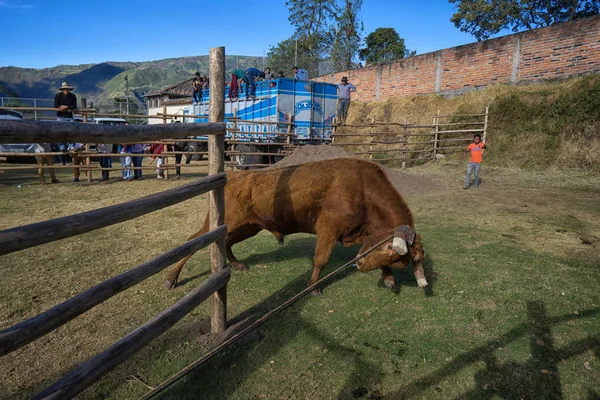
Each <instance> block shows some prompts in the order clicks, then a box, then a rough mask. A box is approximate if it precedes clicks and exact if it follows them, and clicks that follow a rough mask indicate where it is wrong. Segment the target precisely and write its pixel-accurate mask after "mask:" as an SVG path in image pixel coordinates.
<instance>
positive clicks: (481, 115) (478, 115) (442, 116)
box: [439, 114, 485, 118]
mask: <svg viewBox="0 0 600 400" xmlns="http://www.w3.org/2000/svg"><path fill="white" fill-rule="evenodd" d="M484 115H485V114H456V115H439V117H440V118H453V117H483V116H484Z"/></svg>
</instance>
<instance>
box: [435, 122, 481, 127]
mask: <svg viewBox="0 0 600 400" xmlns="http://www.w3.org/2000/svg"><path fill="white" fill-rule="evenodd" d="M484 124H485V121H478V122H449V123H447V124H434V125H433V126H434V127H436V126H453V125H484Z"/></svg>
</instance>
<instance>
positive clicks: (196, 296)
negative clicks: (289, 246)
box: [34, 268, 231, 400]
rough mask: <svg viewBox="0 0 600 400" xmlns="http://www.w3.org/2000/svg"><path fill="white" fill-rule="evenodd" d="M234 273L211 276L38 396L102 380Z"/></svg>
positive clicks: (63, 394) (64, 393) (62, 395)
mask: <svg viewBox="0 0 600 400" xmlns="http://www.w3.org/2000/svg"><path fill="white" fill-rule="evenodd" d="M230 276H231V272H230V269H229V268H225V269H223V270H222V271H220V272H218V273H216V274H213V275H211V276H210V277H209V278H208V279H207V280H206V281H204V282H203V283H202V284H201V285H200V286H198V287H197V288H196V289H194V290H192V291H191V292H189V293H188V294H186V295H185V296H184V297H183V298H182V299H181V300H179V301H178V302H177V303H175V304H174V305H173V306H171V307H169V308H167V309H166V310H164V311H162V312H161V313H160V314H158V315H157V316H156V317H154V318H152V319H151V320H150V321H148V322H146V323H145V324H144V325H142V326H140V327H139V328H137V329H136V330H134V331H133V332H131V333H129V334H128V335H127V336H125V337H124V338H123V339H121V340H119V341H118V342H117V343H115V344H113V345H112V346H110V347H109V348H108V349H106V350H104V351H103V352H102V353H100V354H98V355H96V356H94V357H92V358H91V359H89V360H87V361H86V362H84V363H83V364H80V365H79V366H78V367H77V368H75V369H74V370H73V371H71V372H70V373H69V374H67V375H66V376H64V377H63V378H62V379H60V380H59V381H57V382H56V383H54V384H53V385H51V386H50V387H49V388H48V389H46V390H44V391H43V392H42V393H40V394H38V395H37V396H36V397H35V398H34V399H45V400H48V399H70V398H73V397H75V396H76V395H77V394H78V393H80V392H81V391H83V390H84V389H86V388H87V387H89V386H90V385H91V384H93V383H94V382H96V381H98V380H99V379H100V378H101V377H102V376H104V375H106V374H107V373H108V372H109V371H111V370H112V369H114V368H115V367H116V366H117V365H119V364H121V363H122V362H123V361H125V360H127V359H129V358H130V357H131V356H132V355H134V354H135V353H136V352H137V351H138V350H140V349H141V348H142V347H144V346H145V345H147V344H148V343H150V342H151V341H152V340H154V339H156V338H157V337H158V336H159V335H160V334H162V333H164V332H165V331H166V330H167V329H169V328H170V327H172V326H173V325H175V323H176V322H177V321H179V320H180V319H181V318H183V317H184V316H186V315H187V314H188V313H189V312H190V311H192V310H193V309H194V308H195V307H196V306H198V305H199V304H200V303H202V302H203V301H204V300H206V299H207V298H208V297H209V296H210V295H211V294H213V293H215V291H217V290H219V288H222V287H223V286H224V285H226V284H227V282H228V281H229V278H230Z"/></svg>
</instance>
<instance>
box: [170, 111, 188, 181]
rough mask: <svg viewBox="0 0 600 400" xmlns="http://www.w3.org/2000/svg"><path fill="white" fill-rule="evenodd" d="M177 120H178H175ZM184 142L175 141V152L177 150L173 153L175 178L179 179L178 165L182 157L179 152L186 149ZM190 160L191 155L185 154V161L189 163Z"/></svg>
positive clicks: (179, 169)
mask: <svg viewBox="0 0 600 400" xmlns="http://www.w3.org/2000/svg"><path fill="white" fill-rule="evenodd" d="M177 122H179V121H177ZM186 144H187V143H186V142H175V147H174V149H175V152H177V154H175V164H176V165H177V166H176V167H175V179H180V178H181V167H180V166H179V165H181V160H182V158H183V154H182V153H181V152H183V151H185V149H186ZM191 160H192V156H191V155H186V158H185V163H186V164H189V163H190V161H191Z"/></svg>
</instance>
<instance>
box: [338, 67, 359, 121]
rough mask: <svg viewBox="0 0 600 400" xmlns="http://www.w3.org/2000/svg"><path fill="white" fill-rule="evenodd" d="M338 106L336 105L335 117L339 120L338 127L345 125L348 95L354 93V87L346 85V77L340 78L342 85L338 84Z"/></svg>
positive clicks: (348, 104) (348, 101)
mask: <svg viewBox="0 0 600 400" xmlns="http://www.w3.org/2000/svg"><path fill="white" fill-rule="evenodd" d="M337 86H338V104H337V116H338V118H339V123H340V125H343V124H345V123H346V116H347V115H348V107H349V106H350V93H352V92H355V91H356V86H354V85H353V84H351V83H348V78H347V77H345V76H344V77H342V83H340V84H338V85H337Z"/></svg>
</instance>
